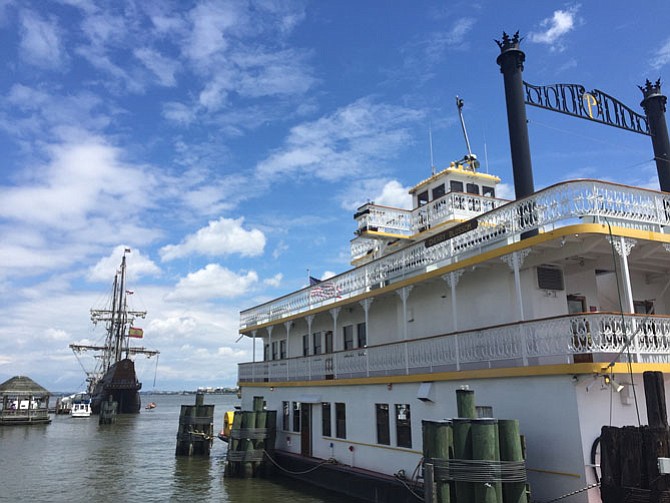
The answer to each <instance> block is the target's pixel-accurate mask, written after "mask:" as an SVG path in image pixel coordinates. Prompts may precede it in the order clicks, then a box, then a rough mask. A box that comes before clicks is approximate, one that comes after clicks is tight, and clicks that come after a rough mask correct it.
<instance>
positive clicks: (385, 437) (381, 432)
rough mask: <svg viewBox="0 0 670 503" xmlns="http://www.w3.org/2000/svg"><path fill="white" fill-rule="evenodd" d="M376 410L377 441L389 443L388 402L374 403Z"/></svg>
mask: <svg viewBox="0 0 670 503" xmlns="http://www.w3.org/2000/svg"><path fill="white" fill-rule="evenodd" d="M375 408H376V410H377V443H378V444H383V445H391V427H390V424H389V404H387V403H378V404H375Z"/></svg>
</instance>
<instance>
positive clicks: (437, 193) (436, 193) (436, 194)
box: [433, 183, 445, 201]
mask: <svg viewBox="0 0 670 503" xmlns="http://www.w3.org/2000/svg"><path fill="white" fill-rule="evenodd" d="M444 194H445V191H444V184H443V183H441V184H440V185H438V186H437V187H435V188H434V189H433V201H435V199H439V198H440V197H442V196H443V195H444Z"/></svg>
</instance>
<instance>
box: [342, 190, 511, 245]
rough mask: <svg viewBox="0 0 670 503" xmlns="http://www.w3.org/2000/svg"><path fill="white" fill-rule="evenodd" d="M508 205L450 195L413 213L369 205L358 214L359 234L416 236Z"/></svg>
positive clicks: (495, 201) (486, 199) (488, 199)
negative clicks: (445, 223)
mask: <svg viewBox="0 0 670 503" xmlns="http://www.w3.org/2000/svg"><path fill="white" fill-rule="evenodd" d="M507 202H508V201H506V200H505V199H495V198H493V197H487V196H480V195H478V194H467V193H463V192H449V193H448V194H445V195H444V196H442V197H440V198H438V199H435V200H434V201H430V202H429V203H426V204H424V205H423V206H420V207H419V208H414V209H413V210H403V209H401V208H391V207H389V206H379V205H376V204H374V203H368V204H366V205H364V206H363V207H362V208H361V211H360V212H359V213H357V214H356V217H355V218H356V220H357V222H358V229H357V233H359V234H360V233H362V232H364V231H366V230H373V231H379V232H385V233H389V234H398V235H401V236H413V235H414V234H418V233H419V232H423V231H424V230H426V229H428V228H430V227H432V226H434V225H437V224H440V223H442V222H445V221H448V220H456V219H458V220H463V219H468V218H472V217H475V216H477V215H480V214H482V213H485V212H487V211H491V210H492V209H494V208H497V207H499V206H502V205H503V204H505V203H507Z"/></svg>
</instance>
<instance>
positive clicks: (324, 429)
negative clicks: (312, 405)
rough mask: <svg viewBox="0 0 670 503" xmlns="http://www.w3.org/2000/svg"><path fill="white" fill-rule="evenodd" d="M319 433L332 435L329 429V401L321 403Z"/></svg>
mask: <svg viewBox="0 0 670 503" xmlns="http://www.w3.org/2000/svg"><path fill="white" fill-rule="evenodd" d="M321 434H322V435H323V436H324V437H330V436H331V435H332V433H331V431H330V402H323V403H322V404H321Z"/></svg>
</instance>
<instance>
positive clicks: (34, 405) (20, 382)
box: [0, 376, 51, 425]
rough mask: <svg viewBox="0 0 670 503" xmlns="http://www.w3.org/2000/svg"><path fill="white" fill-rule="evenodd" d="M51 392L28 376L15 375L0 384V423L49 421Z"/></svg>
mask: <svg viewBox="0 0 670 503" xmlns="http://www.w3.org/2000/svg"><path fill="white" fill-rule="evenodd" d="M50 395H51V393H49V391H48V390H47V389H46V388H43V387H42V386H40V385H39V384H37V383H36V382H35V381H33V380H32V379H31V378H30V377H26V376H15V377H12V378H11V379H8V380H7V381H5V382H3V383H2V384H0V405H2V408H1V409H0V425H5V424H36V423H49V422H51V419H50V418H49V396H50Z"/></svg>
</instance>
